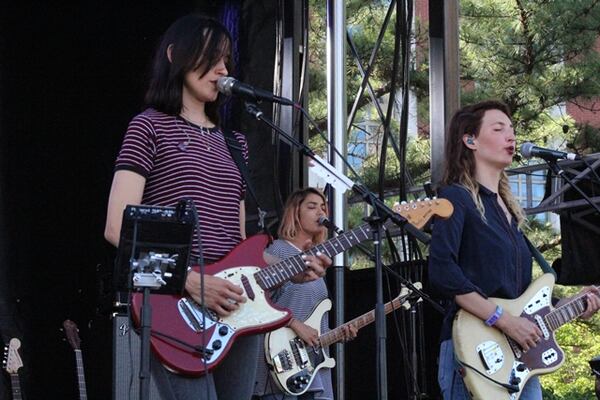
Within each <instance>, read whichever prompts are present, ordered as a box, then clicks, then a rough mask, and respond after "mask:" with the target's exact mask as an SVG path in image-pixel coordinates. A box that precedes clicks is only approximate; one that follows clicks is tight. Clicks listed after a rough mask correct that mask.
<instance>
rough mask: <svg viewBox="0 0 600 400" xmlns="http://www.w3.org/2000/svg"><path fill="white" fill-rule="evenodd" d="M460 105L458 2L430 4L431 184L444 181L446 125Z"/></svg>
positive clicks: (442, 0) (433, 1) (446, 0)
mask: <svg viewBox="0 0 600 400" xmlns="http://www.w3.org/2000/svg"><path fill="white" fill-rule="evenodd" d="M459 105H460V85H459V54H458V0H429V126H430V139H431V182H432V183H433V184H434V185H435V186H437V185H438V184H439V183H440V182H441V180H442V178H443V160H444V141H445V140H444V139H445V137H446V133H445V131H446V124H447V123H448V122H449V120H450V118H451V117H452V114H453V113H454V112H455V111H456V110H457V109H458V108H459Z"/></svg>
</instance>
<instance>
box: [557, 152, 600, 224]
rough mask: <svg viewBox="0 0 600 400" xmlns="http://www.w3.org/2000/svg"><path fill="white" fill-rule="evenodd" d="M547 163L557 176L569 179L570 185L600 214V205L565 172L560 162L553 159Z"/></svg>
mask: <svg viewBox="0 0 600 400" xmlns="http://www.w3.org/2000/svg"><path fill="white" fill-rule="evenodd" d="M546 163H547V164H548V166H549V167H550V169H551V170H552V171H553V172H554V174H555V175H556V176H560V177H562V178H563V179H564V180H565V181H567V183H568V184H569V185H571V187H572V188H573V189H575V190H576V191H577V192H578V193H579V194H580V195H581V196H582V197H583V198H584V199H585V200H586V201H587V202H588V203H589V204H590V205H591V206H592V208H593V209H595V210H596V212H598V214H600V207H599V206H598V205H597V204H595V203H594V202H593V201H592V199H590V197H589V196H588V195H587V194H585V192H584V191H583V190H581V188H580V187H579V186H577V185H576V184H575V182H573V180H571V178H569V177H568V176H567V174H565V173H564V172H565V171H564V170H563V169H562V168H561V167H560V165H558V162H557V161H556V160H552V161H548V160H547V161H546Z"/></svg>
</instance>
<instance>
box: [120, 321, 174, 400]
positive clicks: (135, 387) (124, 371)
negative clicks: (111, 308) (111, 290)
mask: <svg viewBox="0 0 600 400" xmlns="http://www.w3.org/2000/svg"><path fill="white" fill-rule="evenodd" d="M140 345H141V340H140V336H139V335H138V334H137V333H136V332H135V331H134V330H133V329H130V321H129V319H128V318H127V315H126V314H115V315H114V316H113V354H112V356H113V357H112V359H113V368H112V371H113V376H112V381H113V384H112V399H113V400H130V399H139V398H140V379H139V375H140V351H141V348H140ZM162 399H163V398H162V397H161V396H160V394H159V392H158V388H157V387H156V383H155V382H154V379H150V399H148V400H162Z"/></svg>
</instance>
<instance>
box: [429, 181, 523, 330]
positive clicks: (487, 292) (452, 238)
mask: <svg viewBox="0 0 600 400" xmlns="http://www.w3.org/2000/svg"><path fill="white" fill-rule="evenodd" d="M479 195H480V196H481V200H482V202H483V205H484V208H485V220H484V219H483V218H482V217H481V214H480V212H479V210H477V207H476V206H475V203H474V201H473V199H472V197H471V194H470V192H469V191H468V190H467V189H465V188H464V187H462V186H459V185H456V184H455V185H451V186H447V187H444V188H442V189H441V190H440V191H439V197H441V198H445V199H448V200H449V201H450V202H451V203H452V205H453V206H454V213H453V214H452V216H451V217H450V218H449V219H447V220H442V219H439V218H436V219H435V220H434V226H433V234H432V237H431V245H430V248H429V282H430V284H431V286H432V289H433V291H434V292H436V293H437V294H438V295H439V296H441V297H442V298H445V299H448V300H450V304H449V305H448V307H447V309H446V315H445V317H444V323H443V325H442V333H441V340H446V339H450V338H451V337H452V320H453V319H454V316H455V315H456V311H457V310H458V306H457V305H456V303H455V302H454V297H455V296H456V295H460V294H465V293H470V292H473V291H476V292H478V293H479V294H481V295H482V296H484V297H501V298H507V299H514V298H517V297H519V296H520V295H521V294H522V293H523V292H524V291H525V289H526V288H527V287H528V286H529V284H530V283H531V252H530V250H529V247H528V246H527V243H526V242H525V239H524V238H523V233H522V232H521V230H520V229H519V228H518V226H517V222H516V218H514V217H513V218H512V222H511V223H510V224H509V222H508V219H507V218H506V216H505V214H504V211H503V210H502V208H501V207H500V205H499V204H498V199H497V196H498V195H497V194H496V193H494V192H492V191H491V190H488V189H487V188H485V187H483V186H481V185H480V189H479Z"/></svg>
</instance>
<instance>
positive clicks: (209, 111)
mask: <svg viewBox="0 0 600 400" xmlns="http://www.w3.org/2000/svg"><path fill="white" fill-rule="evenodd" d="M169 48H170V49H171V50H170V52H171V60H169V57H168V55H167V52H168V51H169V50H168V49H169ZM230 53H231V35H230V34H229V32H228V31H227V29H226V28H225V27H224V26H223V25H222V24H221V23H220V22H219V21H217V20H215V19H212V18H209V17H205V16H203V15H199V14H192V15H186V16H184V17H181V18H179V19H178V20H177V21H175V22H173V24H172V25H171V26H170V27H169V29H167V31H166V32H165V34H164V35H163V36H162V39H161V41H160V44H159V46H158V48H157V49H156V53H155V55H154V61H153V64H152V71H151V74H150V83H149V86H148V90H147V92H146V97H145V103H146V106H148V107H152V108H155V109H157V110H158V111H162V112H164V113H165V114H169V115H179V114H180V113H181V110H182V107H183V103H182V96H183V82H184V78H185V75H186V74H187V73H188V72H190V71H198V72H200V74H201V76H204V75H205V74H206V73H208V71H210V69H211V68H212V67H214V66H215V65H216V64H217V63H218V62H219V61H220V60H221V58H223V57H225V59H226V60H227V61H226V63H225V66H226V67H227V70H228V71H232V70H233V65H232V62H231V57H229V55H230ZM222 98H223V96H222V95H221V94H219V97H218V98H217V101H215V102H210V103H206V105H205V111H206V115H207V117H208V118H209V119H210V120H211V121H212V122H213V123H215V124H217V125H218V124H219V104H220V103H221V102H222Z"/></svg>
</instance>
